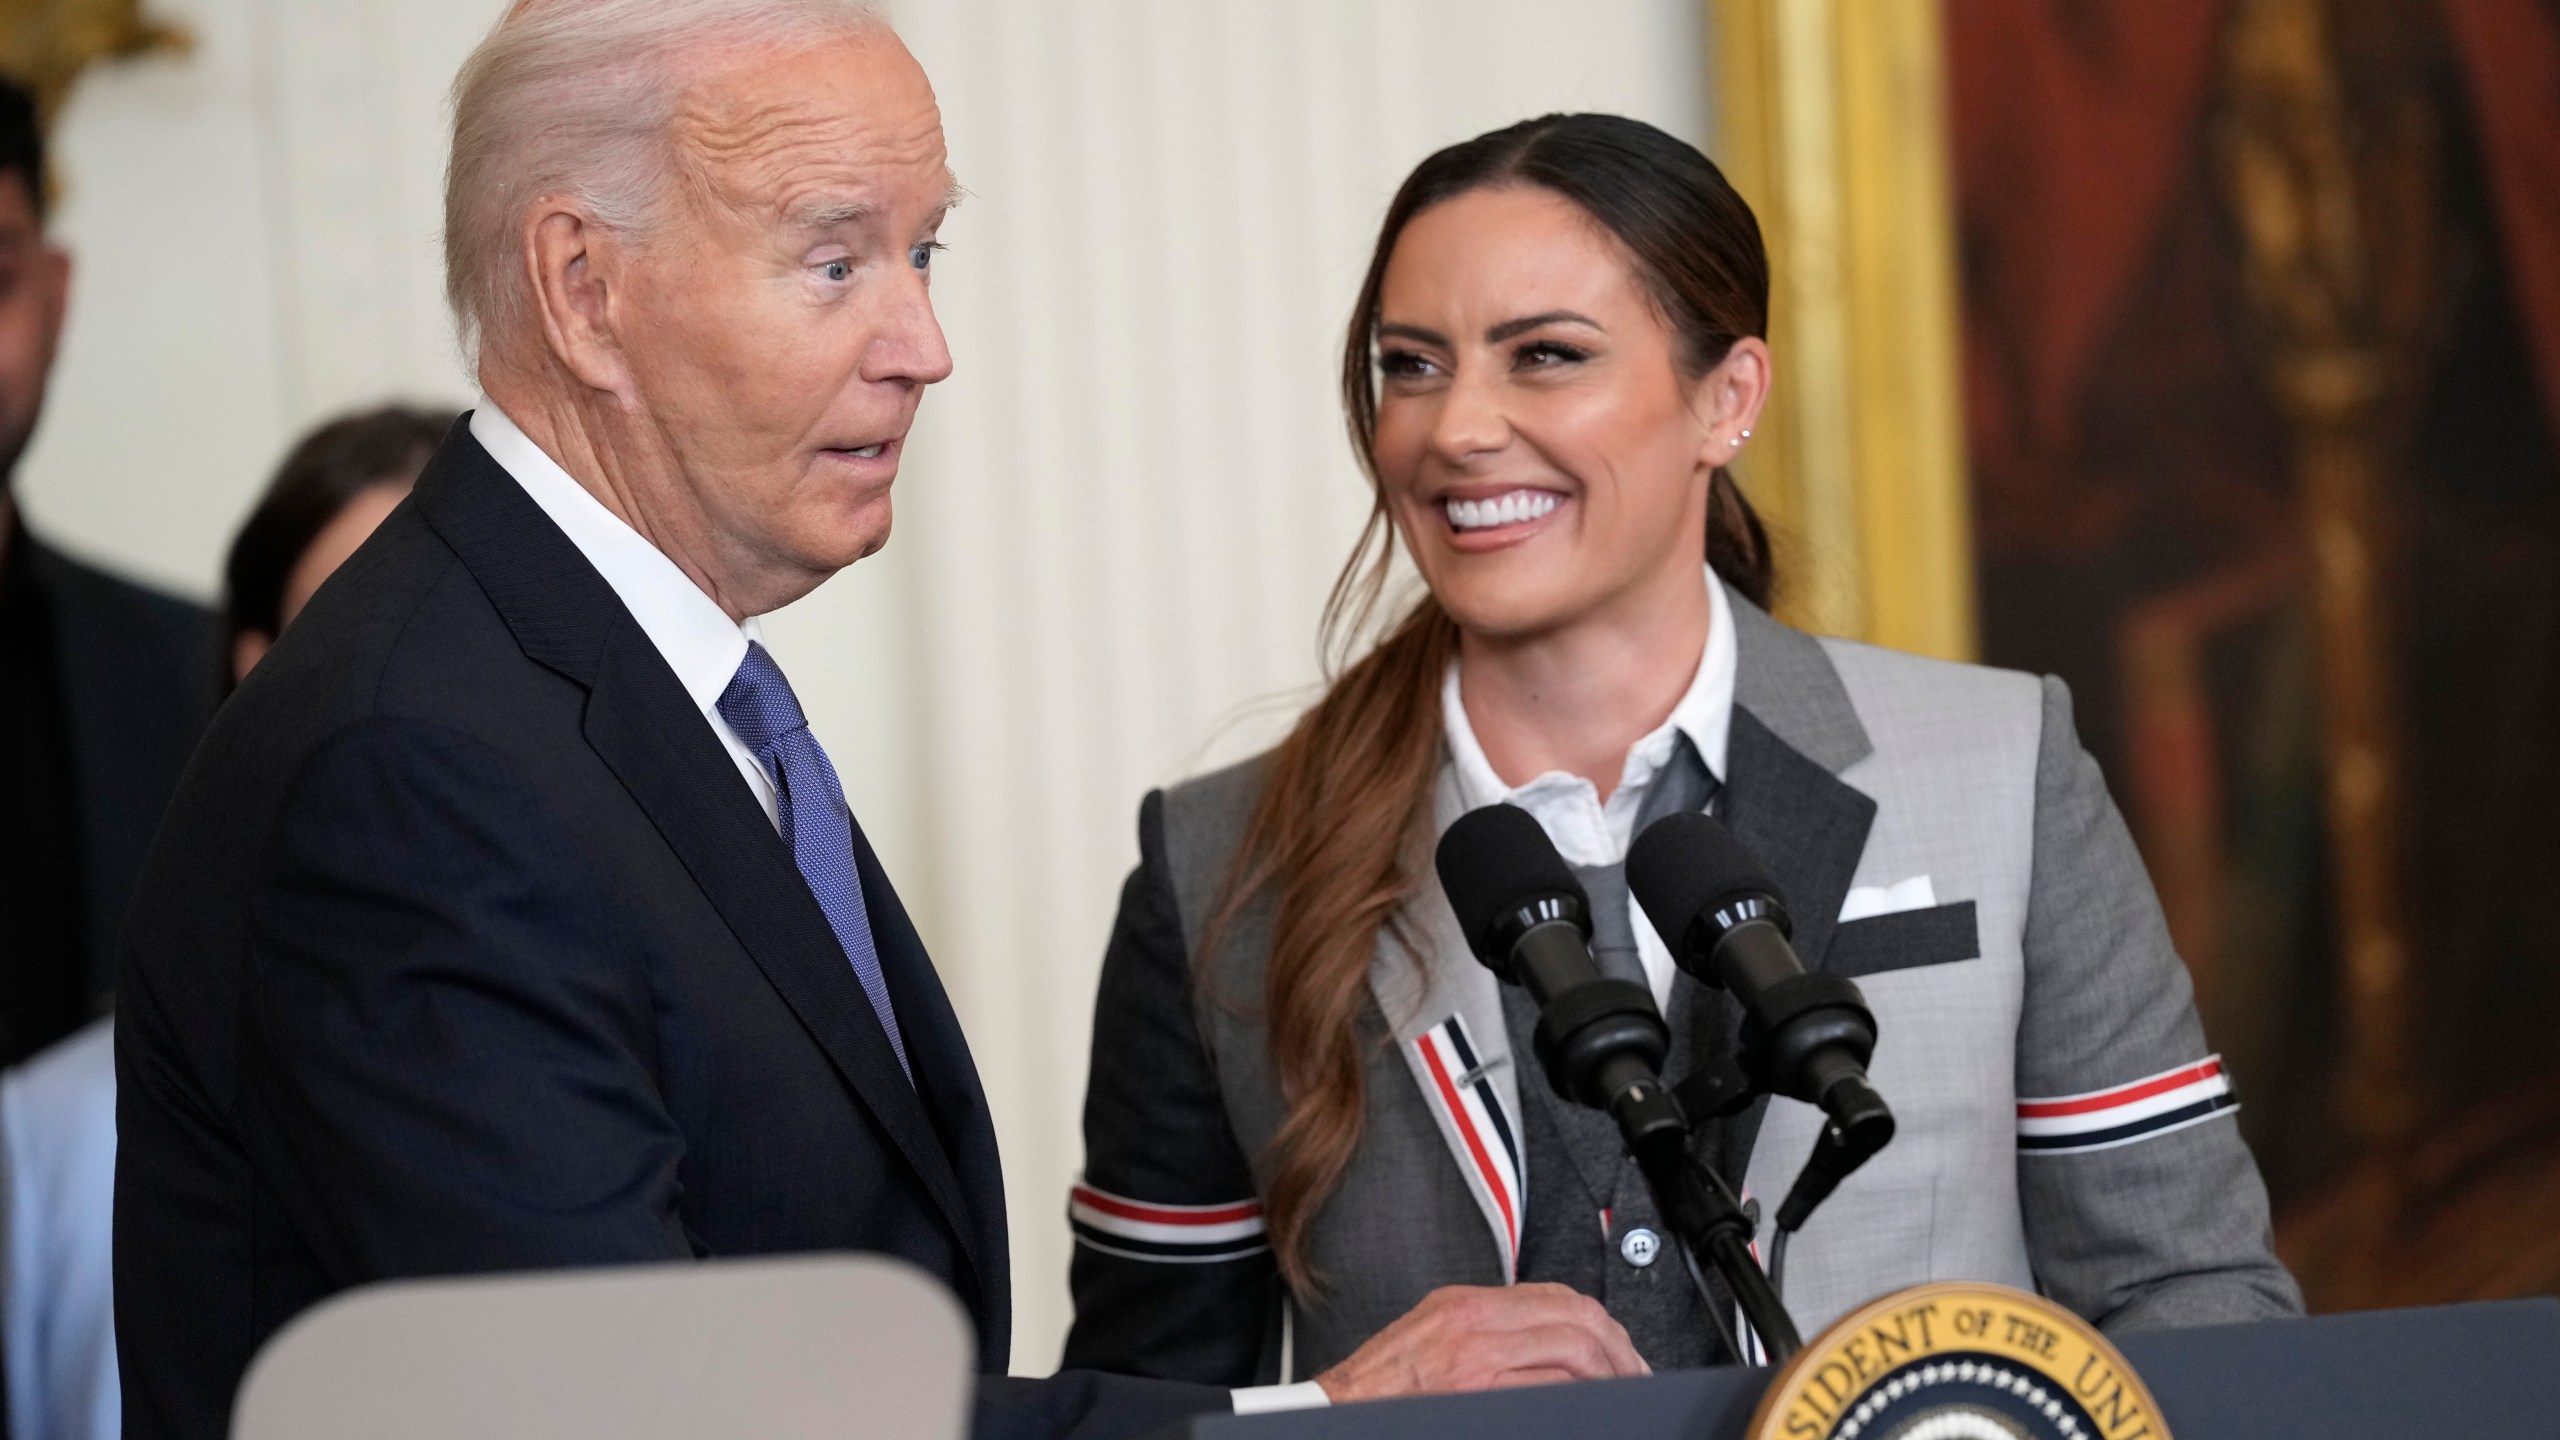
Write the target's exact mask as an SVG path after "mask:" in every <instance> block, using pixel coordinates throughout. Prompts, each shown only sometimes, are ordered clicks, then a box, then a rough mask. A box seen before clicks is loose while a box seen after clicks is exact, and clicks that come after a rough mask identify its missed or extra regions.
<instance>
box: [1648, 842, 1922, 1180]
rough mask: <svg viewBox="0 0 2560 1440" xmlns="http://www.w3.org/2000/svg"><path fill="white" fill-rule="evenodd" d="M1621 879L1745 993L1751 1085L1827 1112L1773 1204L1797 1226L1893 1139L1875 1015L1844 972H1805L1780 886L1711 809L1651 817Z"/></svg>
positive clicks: (1676, 948) (1705, 973)
mask: <svg viewBox="0 0 2560 1440" xmlns="http://www.w3.org/2000/svg"><path fill="white" fill-rule="evenodd" d="M1627 888H1628V889H1629V890H1631V891H1633V892H1634V893H1635V897H1636V903H1637V904H1639V905H1641V906H1642V907H1643V908H1644V913H1645V917H1646V918H1647V919H1649V920H1651V921H1652V922H1653V928H1654V929H1655V930H1656V931H1657V932H1658V933H1660V934H1661V936H1662V943H1663V944H1664V945H1665V946H1667V947H1669V949H1670V951H1671V954H1672V957H1673V958H1674V959H1675V960H1677V961H1678V962H1679V965H1680V968H1681V969H1683V970H1686V971H1688V972H1689V973H1690V974H1691V975H1694V976H1696V977H1697V978H1698V979H1699V980H1701V981H1703V982H1705V983H1707V984H1709V985H1714V986H1717V987H1719V988H1721V989H1725V990H1730V991H1732V992H1733V995H1734V998H1735V999H1737V1000H1739V1001H1741V1002H1742V1014H1743V1020H1742V1046H1743V1053H1742V1065H1743V1070H1744V1072H1745V1073H1746V1075H1748V1076H1749V1078H1750V1080H1751V1082H1752V1084H1753V1085H1754V1086H1755V1087H1757V1088H1760V1089H1763V1090H1766V1091H1768V1092H1769V1093H1771V1094H1773V1095H1784V1096H1787V1097H1788V1098H1790V1099H1794V1100H1802V1101H1805V1102H1807V1103H1808V1104H1813V1105H1818V1106H1820V1107H1821V1108H1822V1111H1823V1113H1824V1115H1826V1116H1827V1117H1829V1120H1830V1124H1829V1126H1828V1127H1826V1133H1825V1135H1824V1137H1823V1143H1822V1144H1821V1145H1819V1146H1818V1147H1817V1148H1816V1150H1815V1152H1814V1157H1813V1161H1812V1163H1811V1164H1810V1165H1808V1166H1807V1169H1806V1173H1805V1175H1804V1176H1803V1177H1802V1178H1801V1179H1800V1180H1799V1181H1798V1182H1797V1184H1796V1186H1795V1188H1794V1190H1792V1191H1791V1192H1790V1193H1789V1194H1788V1196H1787V1200H1786V1203H1785V1204H1784V1205H1783V1206H1781V1207H1780V1209H1779V1213H1778V1224H1779V1226H1780V1227H1781V1228H1782V1229H1785V1230H1794V1229H1796V1228H1798V1227H1799V1226H1801V1225H1802V1224H1803V1223H1804V1221H1805V1219H1806V1218H1807V1217H1808V1216H1810V1215H1811V1214H1812V1213H1813V1209H1814V1207H1815V1206H1817V1205H1819V1204H1821V1203H1822V1201H1823V1200H1824V1199H1825V1198H1827V1197H1828V1196H1829V1195H1830V1193H1831V1190H1832V1188H1833V1187H1834V1186H1836V1185H1838V1184H1839V1183H1840V1181H1841V1180H1843V1179H1846V1178H1847V1177H1848V1175H1849V1173H1850V1172H1851V1171H1853V1170H1855V1169H1857V1167H1858V1166H1859V1165H1861V1164H1864V1163H1865V1162H1866V1160H1867V1159H1868V1157H1870V1156H1872V1155H1874V1154H1875V1153H1876V1152H1877V1151H1878V1150H1881V1149H1883V1148H1884V1146H1885V1143H1886V1142H1887V1141H1889V1140H1891V1139H1892V1138H1893V1129H1894V1124H1893V1111H1892V1110H1891V1109H1889V1108H1888V1107H1887V1106H1886V1105H1885V1103H1884V1097H1883V1096H1882V1095H1879V1094H1877V1093H1876V1089H1875V1087H1874V1086H1873V1085H1872V1084H1870V1083H1868V1081H1867V1069H1866V1067H1867V1061H1868V1060H1869V1059H1870V1058H1872V1057H1873V1056H1874V1054H1875V1049H1876V1020H1875V1014H1874V1012H1872V1011H1870V1010H1869V1009H1868V1008H1867V1004H1866V998H1865V997H1864V996H1862V995H1860V994H1859V993H1858V987H1857V986H1855V985H1853V984H1851V983H1850V982H1849V981H1848V980H1847V979H1845V978H1843V977H1841V976H1837V975H1828V974H1819V973H1808V972H1807V971H1806V970H1805V968H1804V962H1802V961H1800V960H1798V959H1797V958H1796V952H1795V947H1794V946H1793V945H1791V944H1789V943H1788V942H1789V939H1790V937H1791V936H1792V935H1793V934H1794V924H1793V922H1792V921H1791V920H1790V919H1789V918H1788V916H1787V907H1786V904H1785V902H1784V900H1782V899H1781V898H1780V896H1779V894H1778V887H1777V885H1776V884H1775V883H1773V882H1772V881H1771V880H1770V879H1769V877H1768V876H1767V875H1766V874H1764V873H1762V871H1761V869H1760V866H1759V863H1758V862H1757V861H1755V860H1753V859H1752V858H1751V854H1750V852H1749V851H1747V850H1745V849H1743V848H1742V842H1741V841H1739V840H1736V839H1735V838H1734V837H1733V832H1732V831H1730V830H1728V829H1726V828H1725V827H1724V825H1723V824H1722V823H1721V822H1719V821H1717V820H1716V819H1715V817H1713V816H1711V815H1706V814H1698V813H1688V814H1678V815H1666V816H1664V817H1662V818H1661V819H1660V820H1657V821H1655V822H1654V823H1653V824H1652V825H1649V826H1647V827H1646V828H1645V832H1644V833H1643V834H1642V835H1639V836H1637V837H1636V843H1635V845H1634V847H1633V848H1632V849H1630V850H1629V851H1628V852H1627Z"/></svg>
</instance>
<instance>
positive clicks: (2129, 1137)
mask: <svg viewBox="0 0 2560 1440" xmlns="http://www.w3.org/2000/svg"><path fill="white" fill-rule="evenodd" d="M2239 1108H2240V1099H2239V1097H2238V1096H2236V1095H2233V1094H2232V1093H2231V1078H2230V1077H2229V1076H2227V1075H2225V1074H2223V1073H2222V1057H2221V1056H2219V1055H2208V1056H2206V1057H2205V1058H2204V1059H2202V1060H2199V1061H2197V1062H2196V1063H2195V1064H2193V1065H2182V1066H2179V1067H2178V1068H2177V1069H2175V1070H2163V1071H2161V1072H2160V1073H2159V1074H2157V1075H2151V1076H2146V1077H2144V1078H2143V1079H2140V1080H2136V1081H2133V1082H2132V1083H2130V1084H2126V1085H2118V1086H2115V1087H2114V1088H2112V1089H2107V1090H2091V1091H2088V1092H2087V1093H2085V1094H2080V1095H2057V1096H2055V1097H2053V1098H2052V1099H2050V1100H2021V1101H2019V1102H2018V1148H2019V1149H2020V1150H2021V1151H2027V1152H2032V1153H2035V1154H2040V1155H2067V1154H2071V1153H2073V1152H2076V1151H2081V1150H2111V1149H2113V1148H2115V1147H2116V1146H2118V1145H2130V1144H2132V1143H2133V1142H2135V1141H2136V1140H2148V1139H2150V1138H2151V1137H2152V1136H2154V1135H2166V1134H2168V1133H2169V1132H2170V1131H2172V1130H2184V1129H2185V1128H2187V1127H2188V1126H2190V1125H2201V1124H2203V1123H2204V1122H2205V1121H2207V1120H2210V1119H2212V1118H2213V1117H2215V1116H2216V1115H2222V1114H2227V1113H2229V1112H2231V1111H2234V1110H2237V1109H2239Z"/></svg>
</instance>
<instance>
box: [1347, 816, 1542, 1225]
mask: <svg viewBox="0 0 2560 1440" xmlns="http://www.w3.org/2000/svg"><path fill="white" fill-rule="evenodd" d="M1432 808H1433V819H1434V822H1435V823H1434V824H1433V826H1432V833H1433V834H1435V835H1436V834H1438V833H1439V832H1440V831H1443V830H1446V829H1448V828H1449V826H1450V824H1451V823H1453V822H1454V821H1456V819H1457V818H1458V816H1459V814H1460V813H1461V812H1462V810H1463V808H1464V807H1463V806H1462V805H1461V803H1460V802H1459V799H1458V793H1457V787H1456V785H1455V783H1454V782H1453V780H1452V779H1451V777H1450V775H1449V773H1448V772H1447V770H1446V769H1445V767H1444V769H1443V770H1442V773H1441V777H1440V780H1439V783H1438V785H1437V787H1436V788H1435V790H1434V792H1433V797H1432ZM1409 863H1411V864H1413V865H1414V866H1415V867H1416V870H1417V873H1419V874H1420V876H1421V877H1422V878H1421V883H1420V885H1419V886H1418V887H1417V888H1416V889H1415V891H1414V894H1413V896H1412V898H1410V899H1408V900H1407V901H1406V902H1405V904H1404V907H1403V909H1402V910H1401V911H1400V912H1399V913H1398V921H1397V923H1396V924H1394V925H1389V926H1381V927H1379V931H1378V938H1377V943H1376V948H1375V949H1374V950H1373V951H1372V952H1371V954H1370V960H1369V994H1370V997H1371V998H1372V999H1374V1000H1375V1001H1376V1002H1377V1005H1378V1012H1379V1014H1380V1015H1382V1016H1383V1017H1385V1019H1386V1022H1387V1028H1388V1029H1389V1030H1390V1031H1391V1032H1392V1033H1393V1034H1394V1036H1395V1039H1396V1050H1397V1052H1398V1053H1399V1054H1401V1055H1402V1056H1403V1057H1404V1061H1405V1066H1406V1068H1407V1070H1408V1072H1409V1073H1410V1074H1411V1075H1412V1076H1413V1083H1414V1088H1415V1089H1416V1090H1418V1091H1419V1092H1420V1093H1421V1095H1422V1101H1423V1104H1424V1106H1425V1107H1426V1108H1427V1109H1429V1110H1430V1112H1431V1115H1432V1118H1433V1120H1434V1121H1436V1122H1437V1123H1438V1126H1439V1130H1440V1139H1441V1143H1443V1144H1444V1145H1446V1146H1447V1147H1448V1156H1449V1160H1450V1163H1452V1164H1454V1165H1456V1166H1457V1170H1458V1175H1459V1177H1460V1178H1461V1179H1462V1180H1464V1181H1465V1182H1466V1186H1467V1191H1468V1193H1469V1194H1470V1195H1472V1196H1473V1197H1474V1198H1475V1202H1476V1208H1477V1209H1478V1210H1479V1211H1480V1212H1481V1213H1482V1214H1483V1216H1484V1222H1485V1228H1486V1231H1487V1233H1488V1234H1489V1235H1490V1236H1491V1237H1492V1240H1493V1247H1494V1252H1495V1253H1496V1254H1497V1255H1499V1256H1501V1257H1502V1268H1503V1269H1504V1271H1505V1272H1506V1273H1508V1272H1509V1271H1511V1270H1513V1269H1514V1268H1516V1265H1517V1262H1518V1259H1519V1256H1518V1236H1519V1227H1520V1225H1521V1223H1522V1216H1523V1214H1524V1210H1523V1207H1524V1206H1525V1205H1526V1204H1527V1203H1528V1193H1529V1174H1528V1154H1527V1150H1526V1144H1525V1138H1524V1136H1523V1132H1522V1130H1521V1110H1520V1107H1521V1105H1522V1104H1523V1103H1524V1102H1526V1097H1525V1096H1523V1095H1522V1094H1521V1090H1522V1089H1523V1088H1524V1087H1526V1086H1529V1085H1533V1084H1543V1082H1542V1081H1540V1080H1539V1079H1538V1078H1537V1077H1536V1076H1523V1075H1522V1074H1521V1073H1520V1069H1521V1066H1522V1065H1524V1064H1532V1063H1533V1062H1530V1061H1528V1060H1526V1059H1525V1058H1524V1057H1525V1054H1526V1052H1525V1051H1523V1050H1521V1049H1520V1047H1518V1046H1516V1045H1513V1044H1512V1043H1511V1036H1510V1032H1509V1029H1508V1027H1507V1026H1506V1025H1505V1023H1504V1015H1503V1009H1504V1006H1505V1005H1506V1004H1508V1003H1509V1001H1508V999H1507V997H1506V996H1505V995H1504V993H1503V992H1504V991H1505V990H1506V989H1508V988H1509V987H1507V986H1504V985H1503V984H1502V983H1501V982H1500V981H1498V980H1496V979H1495V978H1494V975H1493V972H1492V971H1491V970H1488V969H1486V968H1485V967H1484V966H1483V965H1481V964H1479V963H1477V961H1476V958H1475V955H1474V954H1473V952H1471V951H1470V950H1469V949H1468V948H1467V941H1466V936H1465V935H1464V934H1462V933H1461V932H1460V931H1459V929H1458V917H1457V916H1456V915H1454V914H1452V913H1451V912H1450V909H1449V899H1448V896H1447V895H1445V894H1444V893H1442V891H1441V889H1440V877H1439V875H1438V874H1437V873H1436V872H1435V871H1434V870H1433V868H1432V865H1431V859H1430V856H1429V855H1428V854H1427V853H1425V854H1421V855H1418V856H1416V857H1414V858H1413V859H1412V860H1411V861H1410V862H1409ZM1452 1023H1454V1024H1455V1025H1457V1026H1458V1027H1460V1028H1461V1030H1462V1033H1463V1036H1464V1039H1465V1041H1466V1046H1467V1049H1468V1051H1470V1052H1472V1055H1473V1058H1474V1060H1475V1067H1474V1068H1475V1072H1476V1074H1477V1076H1478V1077H1479V1079H1480V1080H1481V1082H1482V1083H1481V1085H1480V1086H1471V1085H1463V1084H1462V1083H1461V1081H1462V1079H1463V1075H1464V1073H1465V1072H1464V1071H1463V1070H1462V1069H1460V1068H1459V1061H1458V1058H1457V1052H1456V1051H1455V1049H1454V1047H1453V1046H1451V1045H1450V1044H1448V1043H1447V1035H1446V1031H1445V1029H1444V1027H1446V1026H1448V1025H1450V1024H1452ZM1426 1047H1427V1048H1426ZM1435 1059H1437V1060H1438V1062H1439V1068H1440V1073H1439V1074H1435V1073H1434V1071H1433V1063H1434V1060H1435ZM1533 1068H1534V1066H1533ZM1444 1076H1445V1078H1446V1079H1448V1080H1449V1081H1450V1082H1451V1085H1452V1087H1453V1088H1454V1089H1457V1090H1460V1091H1461V1092H1471V1093H1473V1094H1474V1095H1475V1096H1476V1097H1477V1102H1478V1104H1480V1105H1482V1106H1483V1108H1484V1109H1485V1110H1487V1111H1488V1112H1490V1113H1488V1115H1487V1116H1486V1120H1487V1122H1488V1123H1487V1124H1486V1125H1482V1126H1479V1125H1477V1124H1475V1123H1474V1121H1473V1113H1472V1111H1471V1110H1470V1109H1469V1107H1468V1106H1467V1103H1466V1101H1465V1098H1464V1094H1463V1093H1462V1096H1461V1100H1460V1104H1459V1106H1458V1107H1457V1108H1456V1109H1453V1108H1452V1107H1451V1105H1450V1104H1449V1099H1448V1093H1449V1092H1447V1091H1444V1090H1443V1089H1442V1088H1441V1083H1440V1082H1441V1079H1442V1078H1443V1077H1444ZM1488 1093H1489V1094H1490V1096H1491V1100H1490V1103H1485V1101H1484V1098H1483V1097H1484V1096H1485V1095H1486V1094H1488ZM1526 1103H1534V1102H1526ZM1487 1129H1490V1130H1492V1131H1493V1133H1491V1134H1487V1133H1485V1130H1487ZM1479 1147H1481V1149H1482V1151H1483V1154H1482V1157H1481V1158H1479V1155H1478V1153H1477V1152H1478V1149H1479ZM1497 1151H1500V1152H1502V1153H1501V1154H1499V1155H1497V1154H1496V1152H1497ZM1488 1162H1490V1163H1488ZM1414 1163H1416V1164H1435V1163H1437V1161H1435V1160H1433V1159H1432V1158H1431V1157H1429V1156H1417V1157H1415V1160H1414ZM1506 1163H1507V1165H1508V1175H1507V1177H1506V1175H1505V1174H1504V1167H1505V1165H1506Z"/></svg>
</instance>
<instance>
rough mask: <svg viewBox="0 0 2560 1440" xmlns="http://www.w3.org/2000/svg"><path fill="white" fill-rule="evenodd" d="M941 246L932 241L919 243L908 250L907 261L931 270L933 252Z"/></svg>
mask: <svg viewBox="0 0 2560 1440" xmlns="http://www.w3.org/2000/svg"><path fill="white" fill-rule="evenodd" d="M941 248H942V247H941V246H939V245H935V244H931V243H927V244H923V245H918V246H917V247H915V248H914V249H912V250H910V251H908V252H907V263H908V264H910V265H913V266H914V267H916V268H917V269H919V270H930V269H932V268H933V252H934V251H936V250H939V249H941Z"/></svg>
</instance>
